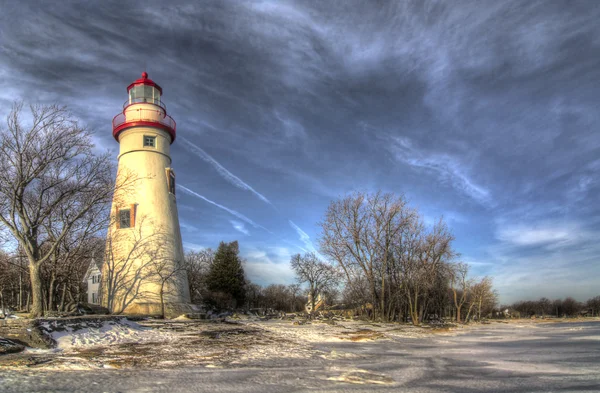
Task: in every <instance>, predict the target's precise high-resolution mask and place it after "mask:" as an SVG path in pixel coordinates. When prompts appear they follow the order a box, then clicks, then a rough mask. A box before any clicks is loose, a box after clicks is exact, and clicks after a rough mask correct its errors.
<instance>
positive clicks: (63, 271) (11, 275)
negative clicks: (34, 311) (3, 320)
mask: <svg viewBox="0 0 600 393" xmlns="http://www.w3.org/2000/svg"><path fill="white" fill-rule="evenodd" d="M64 245H65V246H66V245H68V244H67V243H64ZM103 252H104V241H103V239H98V238H94V239H90V240H88V241H86V242H83V243H81V244H77V245H76V246H75V245H72V246H71V247H64V246H63V247H62V248H61V249H57V250H56V251H55V252H54V253H53V255H52V258H49V260H47V261H46V262H45V263H44V264H42V265H41V266H40V271H39V275H40V286H41V294H42V299H41V300H42V305H43V308H44V310H46V311H59V312H67V311H72V310H74V309H75V307H76V306H77V304H78V303H80V302H84V301H85V299H86V293H87V292H86V291H87V284H86V282H85V281H84V278H85V274H86V272H87V270H88V267H89V266H90V258H91V256H92V255H93V254H96V255H100V261H101V259H102V257H101V256H102V253H103ZM97 259H98V258H97ZM31 303H32V290H31V277H30V269H29V261H28V260H27V256H26V255H25V253H24V252H23V251H22V250H21V249H20V247H19V248H18V249H17V250H15V251H13V252H6V251H0V310H4V309H11V310H18V311H29V310H30V309H31ZM0 313H1V312H0Z"/></svg>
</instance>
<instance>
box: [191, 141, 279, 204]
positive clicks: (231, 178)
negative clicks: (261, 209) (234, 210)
mask: <svg viewBox="0 0 600 393" xmlns="http://www.w3.org/2000/svg"><path fill="white" fill-rule="evenodd" d="M180 139H181V140H182V141H183V142H184V144H183V146H185V147H186V148H187V149H188V150H189V151H191V152H192V153H194V154H195V155H196V156H197V157H200V158H201V159H203V160H204V161H206V162H207V163H209V164H210V165H211V166H212V167H213V168H215V170H216V171H217V172H218V173H219V175H221V177H223V178H224V179H225V180H227V181H228V182H229V183H231V184H233V185H234V186H236V187H238V188H240V189H242V190H246V191H250V192H251V193H253V194H254V195H256V196H257V197H258V198H259V199H260V200H261V201H263V202H265V203H268V204H269V205H272V203H271V201H269V200H268V199H267V197H265V196H264V195H262V194H261V193H259V192H258V191H256V190H255V189H254V188H252V187H251V186H250V185H248V184H247V183H245V182H244V181H243V180H242V179H240V178H239V177H237V176H236V175H234V174H233V173H231V172H229V171H228V170H227V169H226V168H225V167H224V166H223V165H221V164H219V163H218V162H217V160H215V159H214V158H212V157H211V156H210V155H209V154H208V153H207V152H205V151H204V150H202V149H201V148H199V147H198V146H196V145H194V144H193V143H192V142H190V141H188V140H187V139H185V138H182V137H180Z"/></svg>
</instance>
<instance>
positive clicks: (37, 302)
mask: <svg viewBox="0 0 600 393" xmlns="http://www.w3.org/2000/svg"><path fill="white" fill-rule="evenodd" d="M22 108H23V105H22V104H15V105H14V106H13V108H12V110H11V112H10V114H9V115H8V117H7V127H6V128H3V129H1V130H0V222H2V223H3V224H4V225H5V226H6V227H7V228H8V230H9V231H10V233H11V235H12V236H13V237H14V238H15V239H16V240H17V241H18V243H19V244H20V245H21V246H22V248H23V250H24V252H25V255H26V256H27V259H28V261H29V273H30V279H31V290H32V306H31V315H32V317H39V316H41V315H42V314H43V311H44V302H43V298H44V296H43V293H42V288H43V285H42V284H43V283H42V279H41V274H40V269H41V266H42V264H44V263H45V262H46V261H48V260H49V259H50V258H52V256H53V255H55V253H56V249H57V248H58V247H59V246H60V244H61V242H62V241H63V239H64V238H65V237H66V236H67V234H69V233H70V232H71V231H72V230H73V228H74V227H76V226H77V225H80V223H81V222H82V221H85V220H86V219H87V218H89V216H90V214H92V215H94V214H93V213H92V212H93V211H97V212H98V213H100V211H102V210H103V209H106V208H108V206H109V204H110V202H111V200H112V194H113V186H114V183H113V165H112V163H111V160H110V156H109V154H108V153H106V154H103V155H100V156H98V155H96V154H94V152H93V146H94V145H93V143H92V139H91V136H92V134H91V132H90V131H89V130H87V129H85V128H83V127H81V126H80V125H79V124H78V122H77V121H76V120H75V119H74V118H73V117H72V116H71V115H70V114H69V113H68V112H67V110H66V109H65V108H64V107H59V106H56V105H52V106H31V107H30V108H31V125H30V126H29V127H26V126H25V124H24V123H23V121H22V117H21V114H22ZM95 216H96V217H102V214H97V215H95ZM105 216H108V214H106V215H105ZM57 217H61V222H60V224H59V223H54V222H53V221H54V220H56V218H57ZM56 225H58V228H56V230H55V231H53V234H52V235H51V234H50V233H49V231H48V227H49V226H56ZM46 244H49V246H48V247H44V246H45V245H46Z"/></svg>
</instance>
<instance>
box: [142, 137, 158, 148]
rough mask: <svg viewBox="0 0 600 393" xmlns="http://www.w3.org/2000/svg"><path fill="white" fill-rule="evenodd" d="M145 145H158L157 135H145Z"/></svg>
mask: <svg viewBox="0 0 600 393" xmlns="http://www.w3.org/2000/svg"><path fill="white" fill-rule="evenodd" d="M144 147H156V137H155V136H145V135H144Z"/></svg>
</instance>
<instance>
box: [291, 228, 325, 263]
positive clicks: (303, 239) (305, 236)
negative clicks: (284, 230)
mask: <svg viewBox="0 0 600 393" xmlns="http://www.w3.org/2000/svg"><path fill="white" fill-rule="evenodd" d="M288 222H289V223H290V225H291V227H292V228H294V229H295V230H296V233H298V235H299V236H300V241H301V242H302V243H304V246H306V248H307V249H308V250H309V251H312V252H314V253H315V254H316V255H317V256H318V257H319V258H322V257H323V256H322V255H321V254H320V253H319V251H317V249H316V248H315V246H314V245H313V244H312V242H311V241H310V236H308V234H307V233H306V232H304V231H303V230H302V228H300V227H299V226H298V225H296V224H294V222H293V221H292V220H288ZM299 248H302V247H299Z"/></svg>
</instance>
